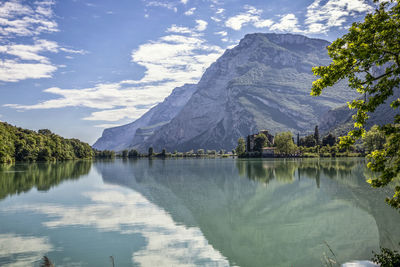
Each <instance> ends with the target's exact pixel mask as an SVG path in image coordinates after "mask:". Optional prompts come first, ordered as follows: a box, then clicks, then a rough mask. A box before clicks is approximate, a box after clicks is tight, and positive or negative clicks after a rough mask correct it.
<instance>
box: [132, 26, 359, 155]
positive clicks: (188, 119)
mask: <svg viewBox="0 0 400 267" xmlns="http://www.w3.org/2000/svg"><path fill="white" fill-rule="evenodd" d="M328 45H329V42H327V41H324V40H320V39H310V38H307V37H305V36H301V35H293V34H261V33H257V34H248V35H246V36H245V38H244V39H242V40H241V41H240V43H239V45H238V46H236V47H235V48H233V49H228V50H227V51H226V52H225V53H224V54H223V55H222V56H221V57H220V58H219V59H218V60H217V61H216V62H215V63H213V64H212V65H211V66H210V67H209V68H208V69H207V70H206V72H205V73H204V75H203V77H202V78H201V80H200V82H199V83H198V85H197V90H196V92H195V93H194V94H193V95H192V97H191V98H190V100H189V101H188V102H187V103H186V105H185V106H184V107H183V108H182V110H181V111H180V112H179V113H178V114H177V116H176V117H175V118H173V119H172V120H171V121H170V122H169V123H168V124H166V125H164V126H162V127H161V128H160V129H158V130H157V131H155V132H154V134H153V135H151V136H150V137H149V138H148V139H147V140H145V141H144V142H142V143H140V144H136V145H134V146H133V147H136V148H139V149H140V150H146V149H147V148H148V147H150V146H153V147H154V149H155V150H156V151H158V150H161V149H162V148H166V149H167V150H169V151H172V150H175V149H176V150H179V151H187V150H190V149H198V148H204V149H218V150H219V149H227V150H230V149H232V148H234V147H235V145H236V143H237V139H238V138H239V137H241V136H246V135H248V134H251V133H255V132H257V131H259V130H261V129H268V130H270V131H271V132H272V133H276V132H281V131H292V132H294V133H295V132H298V131H299V132H304V131H307V130H310V129H313V128H314V126H315V125H317V124H318V122H319V120H320V119H321V116H322V114H324V113H325V112H327V111H328V110H330V109H332V108H336V107H339V106H341V105H342V104H343V103H345V102H346V101H348V100H349V99H351V98H353V97H354V96H355V95H356V93H355V92H353V91H351V90H349V89H348V88H347V87H346V85H345V83H342V84H338V85H336V86H334V87H332V88H329V89H327V90H326V92H324V95H323V96H321V97H316V98H314V97H311V96H310V89H311V84H312V81H313V80H315V77H314V76H313V74H312V72H311V68H312V67H313V66H318V65H327V64H329V62H330V58H329V57H328V55H327V52H326V46H328Z"/></svg>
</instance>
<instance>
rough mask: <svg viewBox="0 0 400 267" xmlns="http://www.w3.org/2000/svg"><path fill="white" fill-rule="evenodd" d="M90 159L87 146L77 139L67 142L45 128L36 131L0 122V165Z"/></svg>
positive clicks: (89, 151)
mask: <svg viewBox="0 0 400 267" xmlns="http://www.w3.org/2000/svg"><path fill="white" fill-rule="evenodd" d="M92 157H93V150H92V148H91V147H90V145H89V144H87V143H84V142H81V141H79V140H78V139H66V138H63V137H61V136H59V135H57V134H54V133H52V132H51V131H50V130H47V129H42V130H39V131H37V132H35V131H32V130H27V129H23V128H19V127H15V126H12V125H10V124H8V123H5V122H0V163H11V162H15V161H54V160H68V159H90V158H92Z"/></svg>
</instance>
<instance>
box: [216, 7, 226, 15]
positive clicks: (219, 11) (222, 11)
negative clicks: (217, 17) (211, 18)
mask: <svg viewBox="0 0 400 267" xmlns="http://www.w3.org/2000/svg"><path fill="white" fill-rule="evenodd" d="M224 12H225V9H223V8H218V10H217V11H216V12H215V13H216V14H221V13H224Z"/></svg>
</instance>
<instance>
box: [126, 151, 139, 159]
mask: <svg viewBox="0 0 400 267" xmlns="http://www.w3.org/2000/svg"><path fill="white" fill-rule="evenodd" d="M138 156H139V152H138V151H137V150H136V149H131V150H129V153H128V157H129V158H137V157H138Z"/></svg>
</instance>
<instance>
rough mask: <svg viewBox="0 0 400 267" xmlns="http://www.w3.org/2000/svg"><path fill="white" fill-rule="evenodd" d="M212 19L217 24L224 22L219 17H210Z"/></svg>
mask: <svg viewBox="0 0 400 267" xmlns="http://www.w3.org/2000/svg"><path fill="white" fill-rule="evenodd" d="M210 19H212V20H213V21H215V22H221V21H222V19H219V18H217V17H210Z"/></svg>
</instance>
